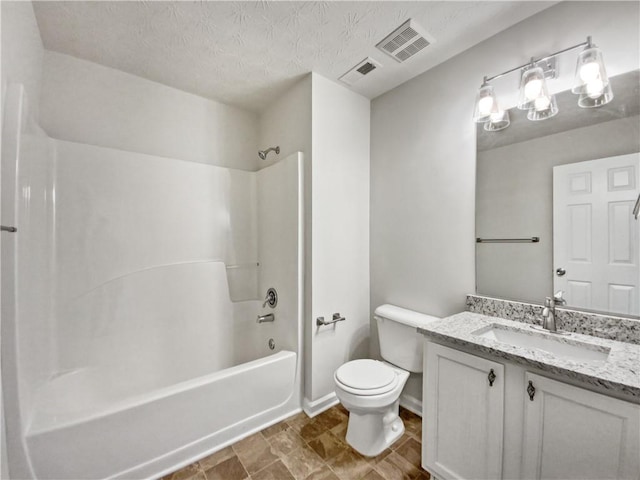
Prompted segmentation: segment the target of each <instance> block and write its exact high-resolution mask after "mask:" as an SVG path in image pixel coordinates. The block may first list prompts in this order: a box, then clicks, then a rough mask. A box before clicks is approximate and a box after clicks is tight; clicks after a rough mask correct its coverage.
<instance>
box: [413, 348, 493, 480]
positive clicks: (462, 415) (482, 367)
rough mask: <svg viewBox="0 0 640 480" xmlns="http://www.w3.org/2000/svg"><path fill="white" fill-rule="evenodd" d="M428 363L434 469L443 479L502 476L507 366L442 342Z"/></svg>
mask: <svg viewBox="0 0 640 480" xmlns="http://www.w3.org/2000/svg"><path fill="white" fill-rule="evenodd" d="M424 361H425V372H426V376H425V378H426V384H425V387H424V388H425V391H427V392H429V393H428V397H423V398H427V402H426V403H425V414H424V423H425V425H426V426H427V427H428V428H427V429H426V430H425V433H426V438H425V439H424V440H423V446H424V449H425V450H424V454H423V455H426V464H427V465H428V468H429V470H430V471H431V472H432V473H434V474H436V475H441V476H442V477H443V478H469V479H471V478H500V477H501V475H502V438H503V418H504V411H503V409H504V381H503V378H504V366H503V365H501V364H499V363H497V362H493V361H490V360H487V359H484V358H479V357H476V356H474V355H469V354H467V353H463V352H460V351H458V350H453V349H451V348H447V347H444V346H442V345H437V344H431V345H430V347H429V349H428V350H427V351H426V352H425V358H424Z"/></svg>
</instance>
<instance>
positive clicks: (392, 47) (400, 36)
mask: <svg viewBox="0 0 640 480" xmlns="http://www.w3.org/2000/svg"><path fill="white" fill-rule="evenodd" d="M433 42H434V40H433V37H431V36H430V35H428V34H427V33H426V32H425V31H424V29H423V28H422V27H421V26H420V25H418V24H417V23H416V22H414V21H413V20H411V19H409V20H407V21H406V22H404V23H403V24H402V25H400V26H399V27H398V28H396V29H395V30H394V31H393V32H391V33H390V34H389V35H387V36H386V37H385V38H384V40H382V41H381V42H380V43H378V44H377V45H376V47H377V48H378V49H380V50H382V51H383V52H384V53H386V54H387V55H389V56H391V57H393V58H395V59H396V60H397V61H398V62H404V61H405V60H407V59H408V58H411V57H412V56H414V55H415V54H416V53H418V52H420V51H421V50H423V49H424V48H425V47H427V46H429V45H431V44H432V43H433Z"/></svg>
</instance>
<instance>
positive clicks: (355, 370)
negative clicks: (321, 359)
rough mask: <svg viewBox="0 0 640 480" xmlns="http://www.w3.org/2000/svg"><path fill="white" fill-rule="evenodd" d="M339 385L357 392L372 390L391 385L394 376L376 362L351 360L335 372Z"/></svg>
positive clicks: (385, 366)
mask: <svg viewBox="0 0 640 480" xmlns="http://www.w3.org/2000/svg"><path fill="white" fill-rule="evenodd" d="M336 378H337V379H338V381H340V383H342V384H344V385H346V386H348V387H351V388H355V389H357V390H373V389H379V388H383V387H386V386H387V385H390V384H392V383H393V381H394V380H395V378H396V374H395V372H394V371H393V369H392V368H391V367H389V366H388V365H385V364H384V363H382V362H379V361H378V360H352V361H351V362H347V363H345V364H344V365H342V366H341V367H340V368H338V370H336Z"/></svg>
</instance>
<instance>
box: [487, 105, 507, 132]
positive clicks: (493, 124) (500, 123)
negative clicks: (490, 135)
mask: <svg viewBox="0 0 640 480" xmlns="http://www.w3.org/2000/svg"><path fill="white" fill-rule="evenodd" d="M509 125H511V121H510V120H509V111H508V110H501V111H499V112H498V113H494V114H492V115H491V116H490V117H489V121H488V122H486V123H485V124H484V129H485V130H486V131H487V132H498V131H500V130H504V129H505V128H507V127H508V126H509Z"/></svg>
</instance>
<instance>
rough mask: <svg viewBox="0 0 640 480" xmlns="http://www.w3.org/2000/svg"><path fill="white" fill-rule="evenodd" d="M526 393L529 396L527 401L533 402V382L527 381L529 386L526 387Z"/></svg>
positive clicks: (534, 390) (534, 389)
mask: <svg viewBox="0 0 640 480" xmlns="http://www.w3.org/2000/svg"><path fill="white" fill-rule="evenodd" d="M527 393H528V394H529V400H531V401H532V402H533V397H534V396H535V394H536V387H534V386H533V382H532V381H531V380H529V385H528V386H527Z"/></svg>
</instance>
